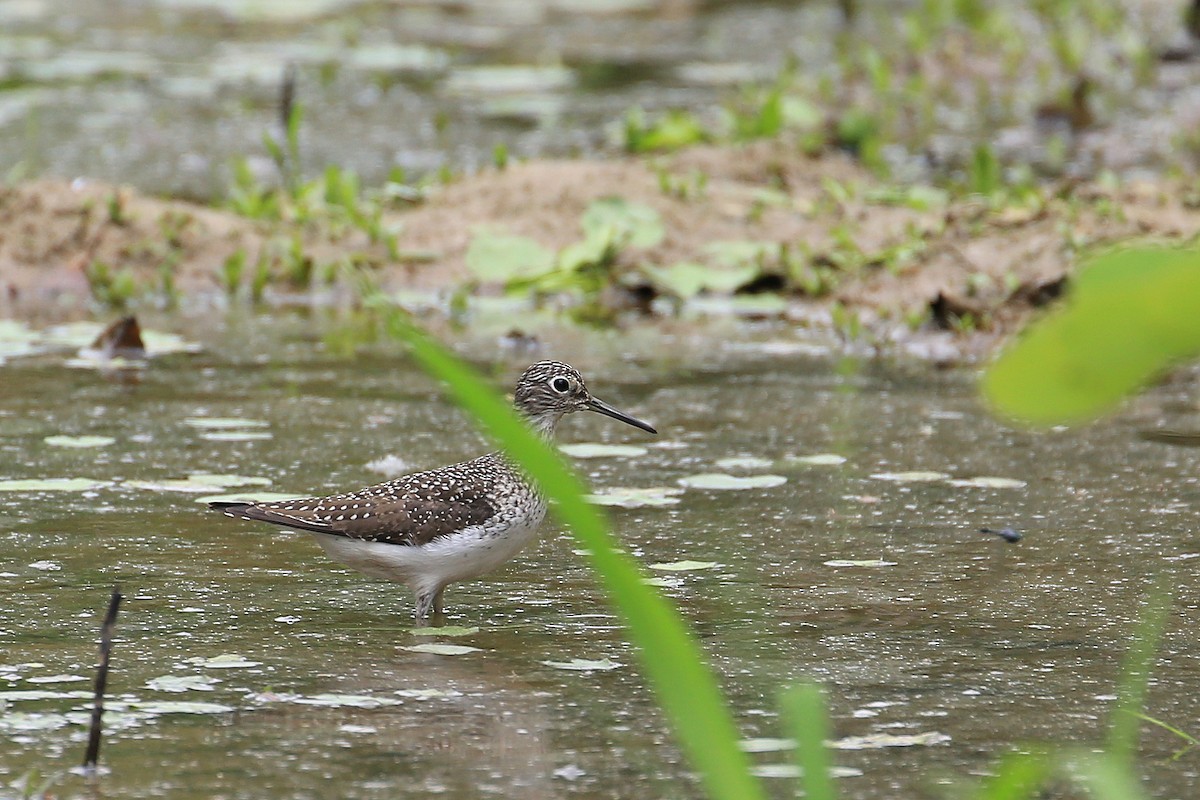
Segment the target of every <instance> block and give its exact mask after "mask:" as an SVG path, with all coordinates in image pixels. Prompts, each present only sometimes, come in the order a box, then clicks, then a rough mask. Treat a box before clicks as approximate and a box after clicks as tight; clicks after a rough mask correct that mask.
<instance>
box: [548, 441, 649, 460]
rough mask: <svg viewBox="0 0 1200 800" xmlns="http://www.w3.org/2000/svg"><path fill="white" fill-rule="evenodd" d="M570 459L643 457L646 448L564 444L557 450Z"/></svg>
mask: <svg viewBox="0 0 1200 800" xmlns="http://www.w3.org/2000/svg"><path fill="white" fill-rule="evenodd" d="M558 449H559V450H561V451H562V452H563V453H566V454H567V455H569V456H571V457H572V458H616V457H626V458H632V457H634V456H644V455H646V453H647V452H648V451H647V450H646V448H644V447H640V446H638V445H634V444H601V443H599V442H579V443H577V444H564V445H561V446H559V448H558Z"/></svg>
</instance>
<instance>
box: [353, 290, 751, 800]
mask: <svg viewBox="0 0 1200 800" xmlns="http://www.w3.org/2000/svg"><path fill="white" fill-rule="evenodd" d="M368 302H369V303H371V304H372V305H375V306H376V307H380V308H384V309H385V310H387V305H386V302H387V301H386V299H383V298H381V297H380V296H378V295H376V296H375V297H372V298H368ZM387 328H388V331H389V333H390V334H391V335H393V336H395V337H396V338H398V339H400V340H402V341H404V342H406V343H407V344H408V346H409V348H410V350H411V351H412V354H413V356H414V357H415V358H416V359H417V361H418V362H420V364H421V365H422V366H423V367H424V368H425V370H426V371H428V372H429V373H430V374H432V375H434V376H435V377H437V378H440V379H441V380H443V381H445V382H446V384H447V385H448V386H449V387H450V389H451V391H452V393H453V394H454V397H455V398H456V399H457V400H458V402H459V403H460V404H461V405H462V406H463V408H464V409H466V410H467V411H468V412H469V413H470V414H471V415H472V416H473V417H474V418H475V420H476V421H477V422H478V424H479V425H480V426H481V428H483V430H484V431H485V432H486V433H487V434H488V435H489V436H490V437H491V438H492V439H493V440H495V441H496V442H497V443H499V444H500V445H501V446H502V447H503V448H504V450H505V451H506V453H507V454H508V456H509V458H511V459H512V461H513V462H515V463H516V464H518V465H519V466H520V467H521V469H523V470H524V471H525V472H526V473H527V474H529V475H531V476H533V477H534V478H535V479H536V480H537V482H538V483H539V485H540V486H541V488H542V490H543V492H545V494H546V495H547V496H548V497H551V498H553V499H554V500H555V501H556V507H555V512H556V513H557V515H558V517H559V519H560V520H562V522H563V523H564V524H565V525H566V526H567V527H568V528H569V529H570V531H571V532H572V534H573V535H574V536H575V537H576V539H578V541H579V542H580V544H582V545H583V546H584V547H585V548H587V549H588V551H589V553H590V555H589V558H590V560H591V565H592V568H593V569H594V570H595V572H596V573H597V575H599V577H600V579H601V581H602V582H603V585H604V587H605V589H606V590H607V592H608V595H609V598H610V600H611V601H612V603H613V604H614V605H615V606H616V609H617V611H618V613H619V614H620V615H621V617H622V618H623V619H624V620H625V623H626V624H627V625H628V627H629V631H630V634H631V636H632V638H633V641H634V643H635V644H636V645H637V646H638V648H639V650H640V654H641V658H642V663H643V666H644V667H645V670H646V674H647V675H648V677H649V678H650V683H651V685H652V687H653V688H654V690H655V692H656V693H657V695H658V699H659V702H660V703H661V704H662V707H663V709H664V710H665V711H666V713H667V717H668V719H669V720H670V721H671V723H672V724H673V726H674V729H675V732H676V735H677V736H678V738H679V741H680V742H681V744H682V745H683V749H684V751H685V752H686V753H687V754H688V756H689V757H690V758H691V763H692V765H693V766H694V768H695V769H696V771H697V772H698V773H699V774H700V777H701V779H702V780H703V782H704V785H705V787H706V788H707V790H708V792H709V794H710V795H711V796H712V797H714V798H721V799H723V800H724V799H726V798H727V799H728V800H755V798H761V797H763V794H762V787H761V786H760V785H759V784H758V782H757V781H756V780H755V779H754V778H753V776H752V775H751V774H750V771H749V760H748V758H747V757H746V755H745V754H744V753H743V752H742V751H741V749H740V748H739V747H738V735H737V729H736V728H735V726H734V724H733V720H732V718H731V717H730V714H729V711H728V709H727V708H726V706H725V703H724V700H723V698H722V695H721V692H720V689H719V688H718V686H717V682H716V680H715V678H714V676H713V674H712V672H711V671H710V670H709V669H708V667H707V665H706V663H705V661H704V658H703V655H702V653H701V651H700V648H699V645H698V644H697V643H696V641H695V639H694V638H693V637H692V636H691V635H690V634H689V633H688V631H687V628H686V627H685V626H684V624H683V622H682V620H681V619H680V618H679V615H678V614H677V613H676V612H675V610H674V609H673V608H672V607H671V606H670V605H669V604H668V603H667V601H666V600H664V599H663V598H662V597H661V596H660V595H659V594H658V593H657V592H655V591H654V590H653V589H652V588H651V587H650V586H648V585H647V584H646V583H645V582H644V580H643V575H642V573H641V571H640V570H639V568H638V567H637V565H636V563H635V562H634V561H633V559H631V558H630V557H629V556H627V555H625V554H624V553H621V552H618V551H617V550H616V548H615V547H614V542H613V539H612V537H611V535H610V534H609V533H608V529H607V525H606V524H605V521H604V519H603V517H601V516H600V514H599V512H597V510H596V509H595V507H593V506H591V505H590V504H588V503H587V502H586V501H585V500H584V499H583V495H584V491H585V490H584V486H583V484H582V483H581V482H580V480H579V479H578V478H577V477H575V475H574V473H573V472H572V471H571V469H570V468H569V467H568V466H567V465H566V463H565V462H564V461H563V460H562V458H561V457H560V456H559V455H558V453H557V452H556V451H555V450H553V449H552V448H551V447H550V446H549V445H547V444H546V443H545V442H543V441H542V440H541V439H539V438H538V437H537V436H536V435H535V434H533V433H532V432H531V431H530V430H529V428H528V427H527V426H526V425H525V424H524V423H523V422H522V421H521V420H519V419H518V418H517V416H516V414H514V413H513V411H512V409H511V408H510V407H509V404H508V403H506V402H505V401H504V400H503V399H502V398H501V397H500V396H499V395H498V394H497V393H496V392H495V391H494V390H493V389H492V388H491V387H490V386H488V385H487V384H486V383H485V382H484V381H482V380H481V379H480V378H479V377H478V376H477V375H475V374H474V373H473V372H472V371H471V370H470V369H469V368H468V367H466V366H465V365H464V364H462V363H461V362H460V361H459V360H458V359H457V358H455V357H454V356H453V355H452V354H450V353H449V352H448V351H447V350H446V349H445V348H443V347H442V346H441V345H439V344H437V343H436V342H434V341H433V340H432V339H431V338H430V337H429V336H428V335H427V334H425V333H424V332H423V331H421V330H420V329H418V328H417V327H415V326H414V325H413V324H412V323H411V322H410V321H409V319H408V318H407V316H406V315H404V314H403V313H402V312H398V311H396V310H394V309H393V310H391V311H390V313H389V314H388V323H387Z"/></svg>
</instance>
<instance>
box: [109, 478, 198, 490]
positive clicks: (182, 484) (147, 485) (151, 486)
mask: <svg viewBox="0 0 1200 800" xmlns="http://www.w3.org/2000/svg"><path fill="white" fill-rule="evenodd" d="M121 486H122V487H128V488H130V489H145V490H146V491H150V492H196V493H199V492H211V491H212V490H213V487H212V486H210V485H208V484H203V483H195V482H193V481H190V480H169V479H168V480H163V481H125V482H124V483H122V484H121Z"/></svg>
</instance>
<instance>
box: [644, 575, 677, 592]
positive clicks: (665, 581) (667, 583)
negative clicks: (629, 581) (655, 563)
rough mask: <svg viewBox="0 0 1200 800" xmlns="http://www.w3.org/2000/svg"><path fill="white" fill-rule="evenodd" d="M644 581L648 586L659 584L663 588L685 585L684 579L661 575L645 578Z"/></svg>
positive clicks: (675, 587)
mask: <svg viewBox="0 0 1200 800" xmlns="http://www.w3.org/2000/svg"><path fill="white" fill-rule="evenodd" d="M642 583H644V584H646V585H647V586H658V587H659V588H662V589H678V588H679V587H680V586H683V581H682V580H681V579H680V578H667V577H663V576H661V575H659V576H656V577H653V578H643V579H642Z"/></svg>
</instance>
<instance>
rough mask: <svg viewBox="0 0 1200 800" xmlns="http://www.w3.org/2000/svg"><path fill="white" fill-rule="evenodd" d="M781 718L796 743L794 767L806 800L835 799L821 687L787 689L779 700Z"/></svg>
mask: <svg viewBox="0 0 1200 800" xmlns="http://www.w3.org/2000/svg"><path fill="white" fill-rule="evenodd" d="M781 705H782V706H783V713H784V718H785V719H786V720H787V723H788V726H789V727H790V728H791V731H792V738H794V739H795V740H796V765H797V766H798V767H799V768H800V785H801V786H803V787H804V796H805V797H806V798H808V800H835V798H836V797H837V789H836V788H835V787H834V785H833V773H832V771H831V769H830V766H831V765H830V758H829V748H828V747H826V746H825V741H826V740H827V739H828V738H829V720H828V718H827V716H826V714H825V697H824V694H823V693H822V692H821V687H819V686H817V685H816V684H814V683H803V684H800V685H799V686H795V687H793V688H792V689H790V690H788V692H787V693H786V694H784V696H783V699H782V701H781Z"/></svg>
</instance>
